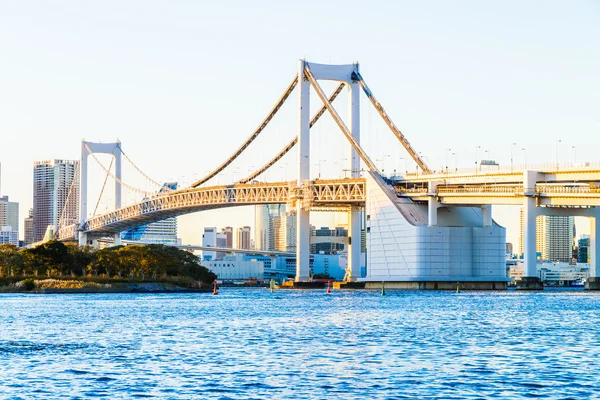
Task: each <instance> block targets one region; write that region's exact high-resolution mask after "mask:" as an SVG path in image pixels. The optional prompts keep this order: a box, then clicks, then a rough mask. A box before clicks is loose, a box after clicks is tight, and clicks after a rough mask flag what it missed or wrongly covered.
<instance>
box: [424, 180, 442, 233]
mask: <svg viewBox="0 0 600 400" xmlns="http://www.w3.org/2000/svg"><path fill="white" fill-rule="evenodd" d="M437 185H438V184H437V182H429V183H428V189H427V196H429V200H428V201H427V221H428V223H427V224H428V225H429V226H437V224H438V218H437V210H438V208H440V203H439V202H438V200H437V196H436V192H435V190H436V188H437Z"/></svg>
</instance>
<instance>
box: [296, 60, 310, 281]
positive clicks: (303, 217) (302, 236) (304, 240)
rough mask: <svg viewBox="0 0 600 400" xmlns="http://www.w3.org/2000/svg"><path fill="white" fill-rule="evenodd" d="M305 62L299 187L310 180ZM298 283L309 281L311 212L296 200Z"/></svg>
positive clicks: (301, 85)
mask: <svg viewBox="0 0 600 400" xmlns="http://www.w3.org/2000/svg"><path fill="white" fill-rule="evenodd" d="M304 63H305V61H304V60H300V62H299V66H298V67H299V68H298V89H299V90H298V94H299V97H298V107H299V109H298V181H297V184H298V187H300V188H301V187H302V185H303V184H304V182H305V181H308V180H309V179H310V91H309V89H310V82H309V81H308V79H306V78H305V76H304ZM296 213H297V214H296V217H297V219H296V224H297V231H296V235H297V236H296V282H300V281H308V279H309V266H310V210H308V209H307V208H306V207H305V206H304V205H303V201H302V199H297V200H296Z"/></svg>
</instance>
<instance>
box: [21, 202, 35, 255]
mask: <svg viewBox="0 0 600 400" xmlns="http://www.w3.org/2000/svg"><path fill="white" fill-rule="evenodd" d="M24 222H25V223H24V229H25V233H24V243H23V244H24V245H25V246H29V245H30V244H31V243H33V208H30V209H29V216H28V217H27V218H25V221H24Z"/></svg>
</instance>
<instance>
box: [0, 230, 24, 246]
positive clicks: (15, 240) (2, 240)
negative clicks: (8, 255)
mask: <svg viewBox="0 0 600 400" xmlns="http://www.w3.org/2000/svg"><path fill="white" fill-rule="evenodd" d="M0 244H14V245H15V246H18V245H19V232H17V231H14V230H13V228H12V226H0Z"/></svg>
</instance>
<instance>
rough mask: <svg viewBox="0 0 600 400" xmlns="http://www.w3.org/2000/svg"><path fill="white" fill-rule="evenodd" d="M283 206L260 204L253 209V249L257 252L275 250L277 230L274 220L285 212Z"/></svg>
mask: <svg viewBox="0 0 600 400" xmlns="http://www.w3.org/2000/svg"><path fill="white" fill-rule="evenodd" d="M285 209H286V208H285V204H261V205H257V206H256V208H255V218H254V247H255V248H256V249H258V250H270V251H272V250H275V247H276V246H277V239H276V237H275V236H276V235H277V233H276V232H277V229H275V224H276V222H275V219H276V218H278V217H280V216H281V214H282V213H284V212H285Z"/></svg>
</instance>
